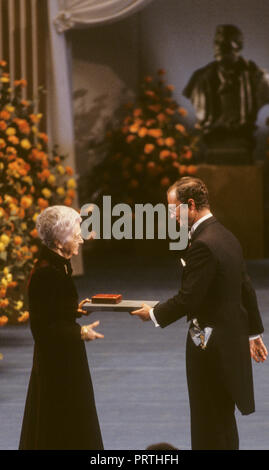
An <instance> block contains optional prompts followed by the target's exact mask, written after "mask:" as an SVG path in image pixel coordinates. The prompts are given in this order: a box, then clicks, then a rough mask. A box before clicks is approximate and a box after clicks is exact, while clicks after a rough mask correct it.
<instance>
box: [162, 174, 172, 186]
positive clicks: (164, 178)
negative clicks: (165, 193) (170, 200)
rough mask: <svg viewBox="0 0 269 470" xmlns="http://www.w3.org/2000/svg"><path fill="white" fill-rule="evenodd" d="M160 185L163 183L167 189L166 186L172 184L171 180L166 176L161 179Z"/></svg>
mask: <svg viewBox="0 0 269 470" xmlns="http://www.w3.org/2000/svg"><path fill="white" fill-rule="evenodd" d="M160 183H161V186H164V187H165V186H169V184H170V179H169V178H168V177H167V176H164V177H163V178H162V179H161V181H160Z"/></svg>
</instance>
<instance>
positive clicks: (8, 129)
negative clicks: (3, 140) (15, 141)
mask: <svg viewBox="0 0 269 470" xmlns="http://www.w3.org/2000/svg"><path fill="white" fill-rule="evenodd" d="M6 134H7V135H15V134H16V129H15V128H14V127H8V128H7V130H6Z"/></svg>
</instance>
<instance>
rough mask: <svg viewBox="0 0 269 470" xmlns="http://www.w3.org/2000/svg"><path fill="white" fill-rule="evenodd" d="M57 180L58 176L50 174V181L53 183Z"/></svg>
mask: <svg viewBox="0 0 269 470" xmlns="http://www.w3.org/2000/svg"><path fill="white" fill-rule="evenodd" d="M55 180H56V178H55V176H54V175H49V177H48V183H50V184H53V183H55Z"/></svg>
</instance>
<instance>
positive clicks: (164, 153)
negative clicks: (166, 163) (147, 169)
mask: <svg viewBox="0 0 269 470" xmlns="http://www.w3.org/2000/svg"><path fill="white" fill-rule="evenodd" d="M170 155H171V152H170V151H169V150H162V151H161V152H160V160H164V159H165V158H167V157H170Z"/></svg>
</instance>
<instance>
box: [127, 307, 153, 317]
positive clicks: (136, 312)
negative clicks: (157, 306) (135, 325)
mask: <svg viewBox="0 0 269 470" xmlns="http://www.w3.org/2000/svg"><path fill="white" fill-rule="evenodd" d="M150 310H151V307H150V306H149V305H147V304H142V308H140V309H139V310H134V311H133V312H131V315H137V316H138V317H140V318H141V320H143V321H148V320H150V314H149V311H150Z"/></svg>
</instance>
